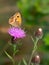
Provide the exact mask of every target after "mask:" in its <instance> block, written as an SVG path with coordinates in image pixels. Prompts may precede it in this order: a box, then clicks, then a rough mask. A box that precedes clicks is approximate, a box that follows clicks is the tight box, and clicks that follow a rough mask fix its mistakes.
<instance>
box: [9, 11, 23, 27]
mask: <svg viewBox="0 0 49 65" xmlns="http://www.w3.org/2000/svg"><path fill="white" fill-rule="evenodd" d="M21 23H22V18H21V14H20V13H19V12H17V13H16V14H15V15H13V16H12V17H11V18H10V19H9V24H11V25H12V26H15V27H19V26H21Z"/></svg>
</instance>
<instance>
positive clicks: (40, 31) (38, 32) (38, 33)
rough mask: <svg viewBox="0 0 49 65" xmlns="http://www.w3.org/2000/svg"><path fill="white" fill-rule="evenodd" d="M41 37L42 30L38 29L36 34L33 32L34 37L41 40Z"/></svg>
mask: <svg viewBox="0 0 49 65" xmlns="http://www.w3.org/2000/svg"><path fill="white" fill-rule="evenodd" d="M42 36H43V30H42V28H39V29H38V30H37V31H36V32H35V37H37V38H39V39H41V38H42Z"/></svg>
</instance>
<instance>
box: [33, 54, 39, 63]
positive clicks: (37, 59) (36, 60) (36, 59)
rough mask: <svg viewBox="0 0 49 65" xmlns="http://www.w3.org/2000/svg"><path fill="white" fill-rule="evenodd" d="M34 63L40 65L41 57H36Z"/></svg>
mask: <svg viewBox="0 0 49 65" xmlns="http://www.w3.org/2000/svg"><path fill="white" fill-rule="evenodd" d="M32 62H33V63H37V64H39V63H40V56H39V55H36V56H35V57H34V58H33V59H32Z"/></svg>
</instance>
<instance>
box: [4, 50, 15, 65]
mask: <svg viewBox="0 0 49 65" xmlns="http://www.w3.org/2000/svg"><path fill="white" fill-rule="evenodd" d="M4 52H5V54H6V55H7V56H8V58H9V59H10V60H11V61H12V63H13V65H15V61H14V59H13V57H12V56H10V55H9V54H8V53H7V52H6V51H4Z"/></svg>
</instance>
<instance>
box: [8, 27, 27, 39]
mask: <svg viewBox="0 0 49 65" xmlns="http://www.w3.org/2000/svg"><path fill="white" fill-rule="evenodd" d="M8 33H9V34H10V35H11V36H13V37H14V39H16V38H23V37H25V36H26V35H25V32H24V30H22V29H21V28H17V27H11V28H10V29H9V30H8Z"/></svg>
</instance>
